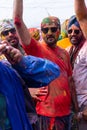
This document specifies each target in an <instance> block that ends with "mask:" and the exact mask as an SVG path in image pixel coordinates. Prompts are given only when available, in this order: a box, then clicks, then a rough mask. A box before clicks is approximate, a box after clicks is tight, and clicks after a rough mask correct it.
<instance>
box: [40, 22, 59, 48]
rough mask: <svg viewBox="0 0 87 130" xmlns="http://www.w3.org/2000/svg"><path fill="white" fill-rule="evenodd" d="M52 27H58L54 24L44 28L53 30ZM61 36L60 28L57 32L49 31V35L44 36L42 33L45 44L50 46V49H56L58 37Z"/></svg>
mask: <svg viewBox="0 0 87 130" xmlns="http://www.w3.org/2000/svg"><path fill="white" fill-rule="evenodd" d="M51 27H57V26H56V25H55V24H54V23H52V24H46V25H45V26H44V28H51ZM59 35H60V30H59V28H58V29H57V31H56V32H54V33H53V32H51V30H50V29H49V31H48V33H46V34H44V33H43V32H42V38H43V40H44V41H45V43H46V44H47V45H48V46H50V47H55V46H56V43H57V40H58V37H59Z"/></svg>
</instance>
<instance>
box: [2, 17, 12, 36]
mask: <svg viewBox="0 0 87 130" xmlns="http://www.w3.org/2000/svg"><path fill="white" fill-rule="evenodd" d="M11 28H14V23H13V20H12V19H4V20H1V21H0V34H1V32H2V31H5V30H8V29H11Z"/></svg>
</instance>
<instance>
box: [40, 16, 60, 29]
mask: <svg viewBox="0 0 87 130" xmlns="http://www.w3.org/2000/svg"><path fill="white" fill-rule="evenodd" d="M52 23H54V24H55V25H56V26H59V27H60V20H59V19H58V18H57V17H54V16H49V17H46V18H44V19H43V20H42V22H41V28H43V27H44V26H45V25H46V24H52Z"/></svg>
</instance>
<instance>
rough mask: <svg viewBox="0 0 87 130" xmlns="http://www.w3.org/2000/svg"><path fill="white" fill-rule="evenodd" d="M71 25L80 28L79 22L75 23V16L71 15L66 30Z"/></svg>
mask: <svg viewBox="0 0 87 130" xmlns="http://www.w3.org/2000/svg"><path fill="white" fill-rule="evenodd" d="M73 24H74V25H75V26H77V27H78V28H80V25H79V22H78V21H77V18H76V16H75V15H73V16H72V17H71V18H70V19H69V22H68V28H70V27H71V26H72V25H73Z"/></svg>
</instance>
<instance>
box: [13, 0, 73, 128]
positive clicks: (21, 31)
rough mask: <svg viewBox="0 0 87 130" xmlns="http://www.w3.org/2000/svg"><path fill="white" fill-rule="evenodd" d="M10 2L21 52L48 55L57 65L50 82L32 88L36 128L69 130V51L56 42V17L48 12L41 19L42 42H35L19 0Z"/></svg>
mask: <svg viewBox="0 0 87 130" xmlns="http://www.w3.org/2000/svg"><path fill="white" fill-rule="evenodd" d="M13 5H14V6H13V19H14V23H15V28H16V31H17V33H18V35H19V37H20V39H21V41H22V45H23V48H24V50H25V52H26V53H27V54H28V55H29V54H31V55H34V56H37V57H42V58H47V59H50V60H51V61H53V62H55V63H56V64H58V65H59V66H60V68H61V74H60V76H59V78H57V79H56V80H55V81H53V82H52V83H50V84H49V85H48V86H47V87H46V88H45V89H44V88H41V89H39V90H37V89H35V91H33V90H32V91H33V92H34V94H35V97H38V98H39V100H37V101H36V111H37V114H38V117H39V126H40V130H54V129H55V130H70V125H71V124H70V113H71V95H70V87H74V86H73V82H72V78H71V76H72V70H71V66H70V61H69V55H68V53H67V52H66V51H65V50H63V49H61V48H59V47H58V46H57V45H56V43H57V40H58V37H59V34H60V21H59V19H58V18H57V17H54V16H49V17H46V18H44V19H43V20H42V22H41V33H42V38H43V43H41V44H39V43H38V42H37V41H36V40H35V39H33V38H31V36H30V34H29V32H28V30H27V27H26V25H25V24H24V21H23V18H22V13H23V0H14V4H13ZM69 81H71V83H72V84H71V85H72V86H69ZM72 90H74V88H73V89H72ZM37 91H38V93H37ZM43 92H45V95H43ZM31 94H32V93H31ZM73 99H75V98H73Z"/></svg>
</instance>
